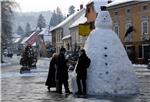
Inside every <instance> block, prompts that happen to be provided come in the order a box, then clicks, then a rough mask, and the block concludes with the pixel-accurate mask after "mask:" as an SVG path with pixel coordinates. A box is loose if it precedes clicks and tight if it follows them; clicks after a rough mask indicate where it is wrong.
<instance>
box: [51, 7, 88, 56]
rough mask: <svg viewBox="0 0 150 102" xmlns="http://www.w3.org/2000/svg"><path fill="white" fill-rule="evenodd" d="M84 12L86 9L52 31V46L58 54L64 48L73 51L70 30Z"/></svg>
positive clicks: (68, 18) (71, 16)
mask: <svg viewBox="0 0 150 102" xmlns="http://www.w3.org/2000/svg"><path fill="white" fill-rule="evenodd" d="M84 10H85V9H84V8H82V9H80V10H79V11H77V12H75V13H74V14H72V15H70V16H69V17H67V18H66V19H65V20H64V21H62V22H61V23H60V24H58V25H56V26H55V27H54V28H52V29H51V33H52V44H53V46H55V48H56V53H59V50H60V48H61V47H62V46H63V47H65V48H66V49H67V50H71V35H70V30H69V28H70V26H71V25H72V24H73V23H74V22H75V21H76V20H77V19H78V18H79V17H80V15H81V14H82V13H83V12H84Z"/></svg>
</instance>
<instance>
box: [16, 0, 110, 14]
mask: <svg viewBox="0 0 150 102" xmlns="http://www.w3.org/2000/svg"><path fill="white" fill-rule="evenodd" d="M15 1H16V2H17V3H18V4H19V5H20V11H21V12H32V11H34V12H38V11H48V10H51V11H53V10H54V9H56V8H57V6H58V7H59V8H60V9H61V10H62V13H63V14H67V13H68V8H69V6H70V5H74V6H75V8H76V10H77V9H79V7H80V4H83V5H84V7H85V5H86V4H87V3H88V2H89V1H90V0H15ZM100 1H107V0H100Z"/></svg>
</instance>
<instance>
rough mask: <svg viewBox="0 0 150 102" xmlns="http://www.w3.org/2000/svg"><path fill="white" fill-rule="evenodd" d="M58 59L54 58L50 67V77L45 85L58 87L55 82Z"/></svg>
mask: <svg viewBox="0 0 150 102" xmlns="http://www.w3.org/2000/svg"><path fill="white" fill-rule="evenodd" d="M55 64H56V58H55V57H54V58H52V60H51V62H50V66H49V72H48V77H47V80H46V83H45V85H46V86H49V87H56V82H55V73H56V68H55V66H56V65H55Z"/></svg>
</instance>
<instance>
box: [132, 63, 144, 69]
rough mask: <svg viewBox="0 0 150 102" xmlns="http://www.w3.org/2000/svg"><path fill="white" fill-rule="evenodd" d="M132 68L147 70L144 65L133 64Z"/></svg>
mask: <svg viewBox="0 0 150 102" xmlns="http://www.w3.org/2000/svg"><path fill="white" fill-rule="evenodd" d="M133 67H134V68H147V65H146V64H133Z"/></svg>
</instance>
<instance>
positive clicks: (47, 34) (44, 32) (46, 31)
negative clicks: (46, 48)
mask: <svg viewBox="0 0 150 102" xmlns="http://www.w3.org/2000/svg"><path fill="white" fill-rule="evenodd" d="M38 35H43V37H44V42H51V41H52V38H51V33H50V32H49V29H48V27H46V28H43V29H42V31H41V32H40V33H39V34H38Z"/></svg>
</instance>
